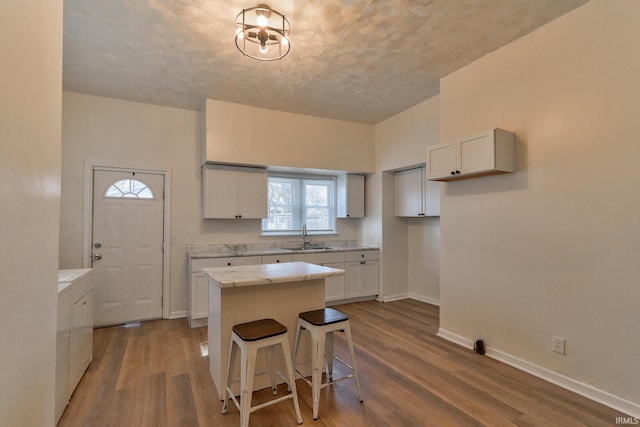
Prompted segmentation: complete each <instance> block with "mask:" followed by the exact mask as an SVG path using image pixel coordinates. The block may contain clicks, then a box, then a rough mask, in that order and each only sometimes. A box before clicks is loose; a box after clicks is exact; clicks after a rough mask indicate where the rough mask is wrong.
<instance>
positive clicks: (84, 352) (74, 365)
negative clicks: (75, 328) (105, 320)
mask: <svg viewBox="0 0 640 427" xmlns="http://www.w3.org/2000/svg"><path fill="white" fill-rule="evenodd" d="M92 347H93V334H89V335H86V336H85V337H84V339H83V340H82V341H81V342H80V345H79V346H78V348H77V349H76V350H75V351H73V352H71V361H70V363H69V383H70V384H69V385H70V386H71V390H74V389H75V388H76V386H77V385H78V382H80V379H81V378H82V375H83V374H84V371H86V370H87V367H88V366H89V363H91V359H92Z"/></svg>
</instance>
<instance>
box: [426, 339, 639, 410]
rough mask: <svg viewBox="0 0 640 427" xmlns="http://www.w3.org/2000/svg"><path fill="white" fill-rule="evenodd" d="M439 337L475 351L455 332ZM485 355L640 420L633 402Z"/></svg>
mask: <svg viewBox="0 0 640 427" xmlns="http://www.w3.org/2000/svg"><path fill="white" fill-rule="evenodd" d="M437 335H438V336H439V337H441V338H444V339H446V340H448V341H451V342H453V343H455V344H458V345H460V346H462V347H465V348H468V349H473V341H472V340H470V339H467V338H465V337H462V336H460V335H457V334H454V333H453V332H449V331H446V330H444V329H442V328H440V329H438V334H437ZM485 355H486V356H488V357H491V358H492V359H496V360H498V361H500V362H502V363H506V364H507V365H510V366H513V367H514V368H517V369H520V370H521V371H525V372H527V373H529V374H531V375H534V376H536V377H538V378H542V379H543V380H545V381H548V382H550V383H552V384H555V385H557V386H560V387H562V388H564V389H567V390H569V391H572V392H574V393H577V394H579V395H581V396H584V397H586V398H588V399H591V400H593V401H596V402H598V403H601V404H603V405H605V406H608V407H610V408H613V409H616V410H618V411H620V412H623V413H625V414H627V415H630V416H632V417H634V418H636V419H640V404H638V403H635V402H631V401H629V400H626V399H624V398H622V397H619V396H616V395H614V394H611V393H609V392H607V391H604V390H600V389H598V388H596V387H594V386H592V385H589V384H585V383H583V382H580V381H577V380H574V379H573V378H570V377H567V376H565V375H562V374H559V373H557V372H554V371H551V370H549V369H547V368H543V367H541V366H538V365H535V364H533V363H531V362H527V361H526V360H523V359H520V358H518V357H515V356H512V355H510V354H508V353H505V352H503V351H500V350H497V349H494V348H491V347H486V353H485Z"/></svg>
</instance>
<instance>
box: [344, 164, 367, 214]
mask: <svg viewBox="0 0 640 427" xmlns="http://www.w3.org/2000/svg"><path fill="white" fill-rule="evenodd" d="M362 217H364V175H351V174H342V175H338V218H362Z"/></svg>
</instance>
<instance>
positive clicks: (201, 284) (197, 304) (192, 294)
mask: <svg viewBox="0 0 640 427" xmlns="http://www.w3.org/2000/svg"><path fill="white" fill-rule="evenodd" d="M252 264H262V257H261V256H245V257H243V256H234V257H225V258H196V259H190V260H189V276H188V281H189V283H188V286H187V294H188V295H187V297H188V300H189V313H188V315H187V320H188V321H189V326H190V327H192V328H198V327H200V326H207V318H208V317H209V280H208V279H207V276H206V275H205V274H204V273H203V272H202V269H203V268H211V267H229V266H233V265H252Z"/></svg>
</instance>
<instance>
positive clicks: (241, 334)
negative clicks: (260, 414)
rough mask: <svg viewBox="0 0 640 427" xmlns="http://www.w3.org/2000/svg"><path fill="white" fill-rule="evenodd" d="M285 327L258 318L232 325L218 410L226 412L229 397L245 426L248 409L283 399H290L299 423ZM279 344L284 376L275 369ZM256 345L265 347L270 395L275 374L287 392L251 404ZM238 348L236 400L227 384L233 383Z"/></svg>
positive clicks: (259, 407)
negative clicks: (222, 401)
mask: <svg viewBox="0 0 640 427" xmlns="http://www.w3.org/2000/svg"><path fill="white" fill-rule="evenodd" d="M259 322H263V323H264V324H258V327H255V326H254V327H253V329H251V328H249V330H248V331H247V329H246V328H244V329H243V327H245V326H248V325H249V326H250V325H251V324H256V323H259ZM286 331H287V330H286V327H284V326H283V325H281V324H279V323H278V322H276V321H275V320H272V319H262V320H260V321H256V322H249V323H245V324H240V325H236V326H234V330H233V333H232V334H231V349H230V351H229V363H228V365H227V366H228V368H227V384H226V390H225V396H224V403H223V405H222V413H223V414H226V413H227V403H228V401H229V399H231V400H232V401H233V403H234V404H235V405H236V407H237V408H238V410H239V411H240V426H241V427H248V425H249V416H250V415H251V413H252V412H254V411H257V410H258V409H261V408H264V407H266V406H269V405H273V404H274V403H278V402H281V401H283V400H286V399H292V400H293V406H294V408H295V411H296V419H297V422H298V424H302V416H301V415H300V406H299V404H298V393H297V390H296V383H295V375H294V370H293V364H292V362H291V353H290V350H289V338H288V335H287V332H286ZM278 345H279V346H280V348H281V349H282V353H283V356H284V358H283V359H284V362H285V368H286V376H284V375H282V374H281V373H280V372H278V369H277V365H276V346H278ZM259 348H265V355H266V359H267V370H268V372H267V373H268V374H269V378H270V381H271V390H272V392H273V394H274V395H276V394H277V386H278V382H277V375H279V376H280V377H281V378H282V379H284V380H285V381H286V383H287V386H288V389H289V390H291V392H290V393H288V394H286V395H284V396H281V397H278V398H275V399H272V400H269V401H268V402H264V403H262V404H260V405H256V406H251V398H252V395H253V378H254V376H255V365H256V357H257V354H258V349H259ZM238 350H240V402H238V400H237V399H236V397H235V396H234V393H233V391H232V390H231V385H232V384H233V383H234V382H237V380H236V381H234V380H233V373H234V368H235V361H236V359H237V352H238Z"/></svg>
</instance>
